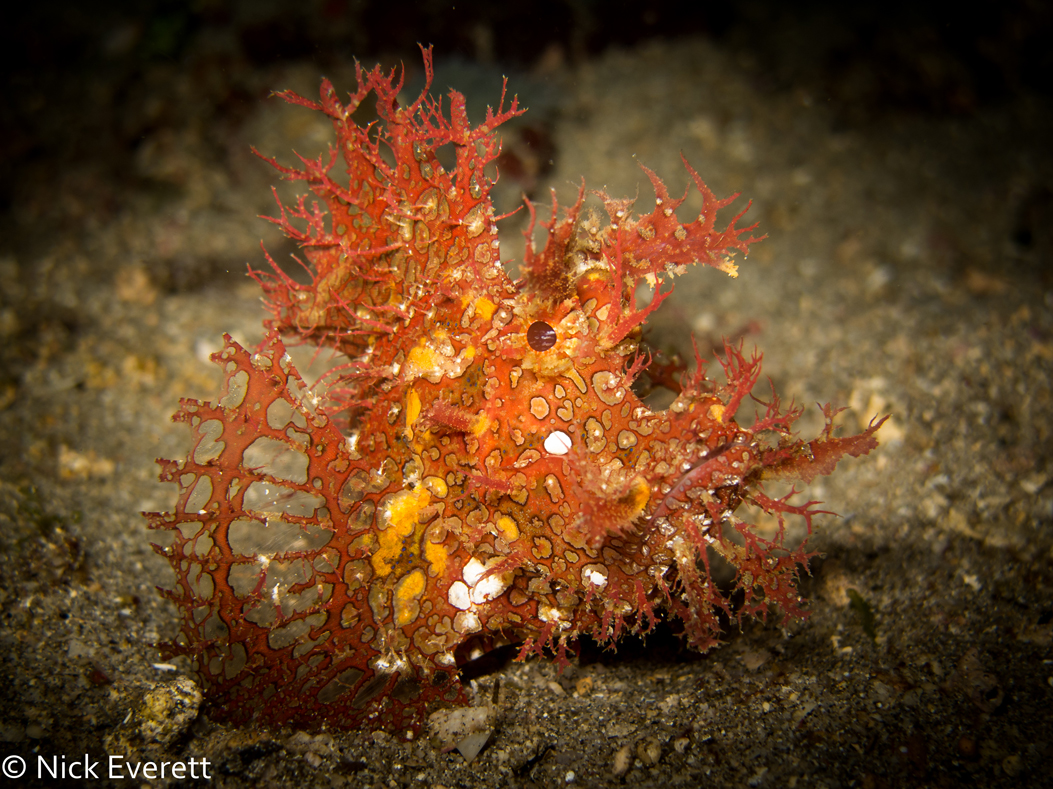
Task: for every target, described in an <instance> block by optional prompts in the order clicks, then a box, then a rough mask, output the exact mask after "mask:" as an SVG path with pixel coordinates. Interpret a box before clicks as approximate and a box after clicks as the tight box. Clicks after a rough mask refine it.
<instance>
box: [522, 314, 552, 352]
mask: <svg viewBox="0 0 1053 789" xmlns="http://www.w3.org/2000/svg"><path fill="white" fill-rule="evenodd" d="M555 344H556V330H555V329H553V328H552V327H551V326H549V325H548V324H547V323H545V322H544V321H534V322H533V323H531V324H530V328H529V329H527V345H529V346H530V347H531V348H533V349H534V350H535V351H547V350H548V349H549V348H551V347H552V346H553V345H555Z"/></svg>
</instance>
